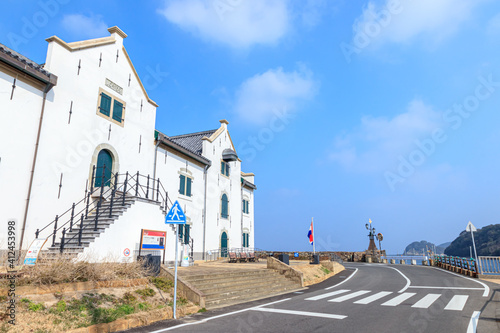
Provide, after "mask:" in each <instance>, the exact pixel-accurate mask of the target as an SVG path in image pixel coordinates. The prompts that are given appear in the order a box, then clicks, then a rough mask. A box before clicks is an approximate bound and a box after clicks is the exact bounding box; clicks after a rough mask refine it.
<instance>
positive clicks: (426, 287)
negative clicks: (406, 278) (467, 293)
mask: <svg viewBox="0 0 500 333" xmlns="http://www.w3.org/2000/svg"><path fill="white" fill-rule="evenodd" d="M408 288H419V289H453V290H484V288H464V287H430V286H429V287H428V286H409V287H408Z"/></svg>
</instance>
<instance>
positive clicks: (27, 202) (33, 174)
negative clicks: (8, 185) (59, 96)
mask: <svg viewBox="0 0 500 333" xmlns="http://www.w3.org/2000/svg"><path fill="white" fill-rule="evenodd" d="M53 86H54V84H52V83H48V84H47V85H46V86H45V89H44V90H43V100H42V110H41V111H40V121H39V122H38V133H37V135H36V143H35V153H34V154H33V164H32V165H31V174H30V182H29V185H28V196H27V198H26V207H25V208H24V217H23V227H22V228H21V240H20V242H19V258H18V259H19V260H20V259H21V250H22V248H23V241H24V232H25V230H26V220H27V219H28V210H29V205H30V198H31V189H32V187H33V178H34V176H35V166H36V158H37V155H38V147H39V144H40V134H41V132H42V123H43V114H44V112H45V101H46V100H47V93H48V92H49V91H50V89H52V87H53Z"/></svg>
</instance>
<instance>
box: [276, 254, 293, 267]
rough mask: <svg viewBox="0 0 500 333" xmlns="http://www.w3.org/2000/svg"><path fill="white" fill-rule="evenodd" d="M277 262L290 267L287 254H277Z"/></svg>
mask: <svg viewBox="0 0 500 333" xmlns="http://www.w3.org/2000/svg"><path fill="white" fill-rule="evenodd" d="M278 260H279V261H281V262H283V263H285V264H287V265H290V257H289V256H288V254H278Z"/></svg>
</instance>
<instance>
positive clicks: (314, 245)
mask: <svg viewBox="0 0 500 333" xmlns="http://www.w3.org/2000/svg"><path fill="white" fill-rule="evenodd" d="M311 224H312V226H313V228H312V229H313V230H312V231H313V254H316V239H315V238H314V229H315V228H314V217H311Z"/></svg>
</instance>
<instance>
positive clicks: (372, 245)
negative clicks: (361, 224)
mask: <svg viewBox="0 0 500 333" xmlns="http://www.w3.org/2000/svg"><path fill="white" fill-rule="evenodd" d="M368 221H369V223H366V224H365V227H366V230H368V231H370V233H369V234H368V237H369V239H370V245H369V246H368V251H370V250H372V255H373V257H375V250H376V249H377V246H376V245H375V240H374V239H375V228H373V227H372V220H371V219H369V220H368Z"/></svg>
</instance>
